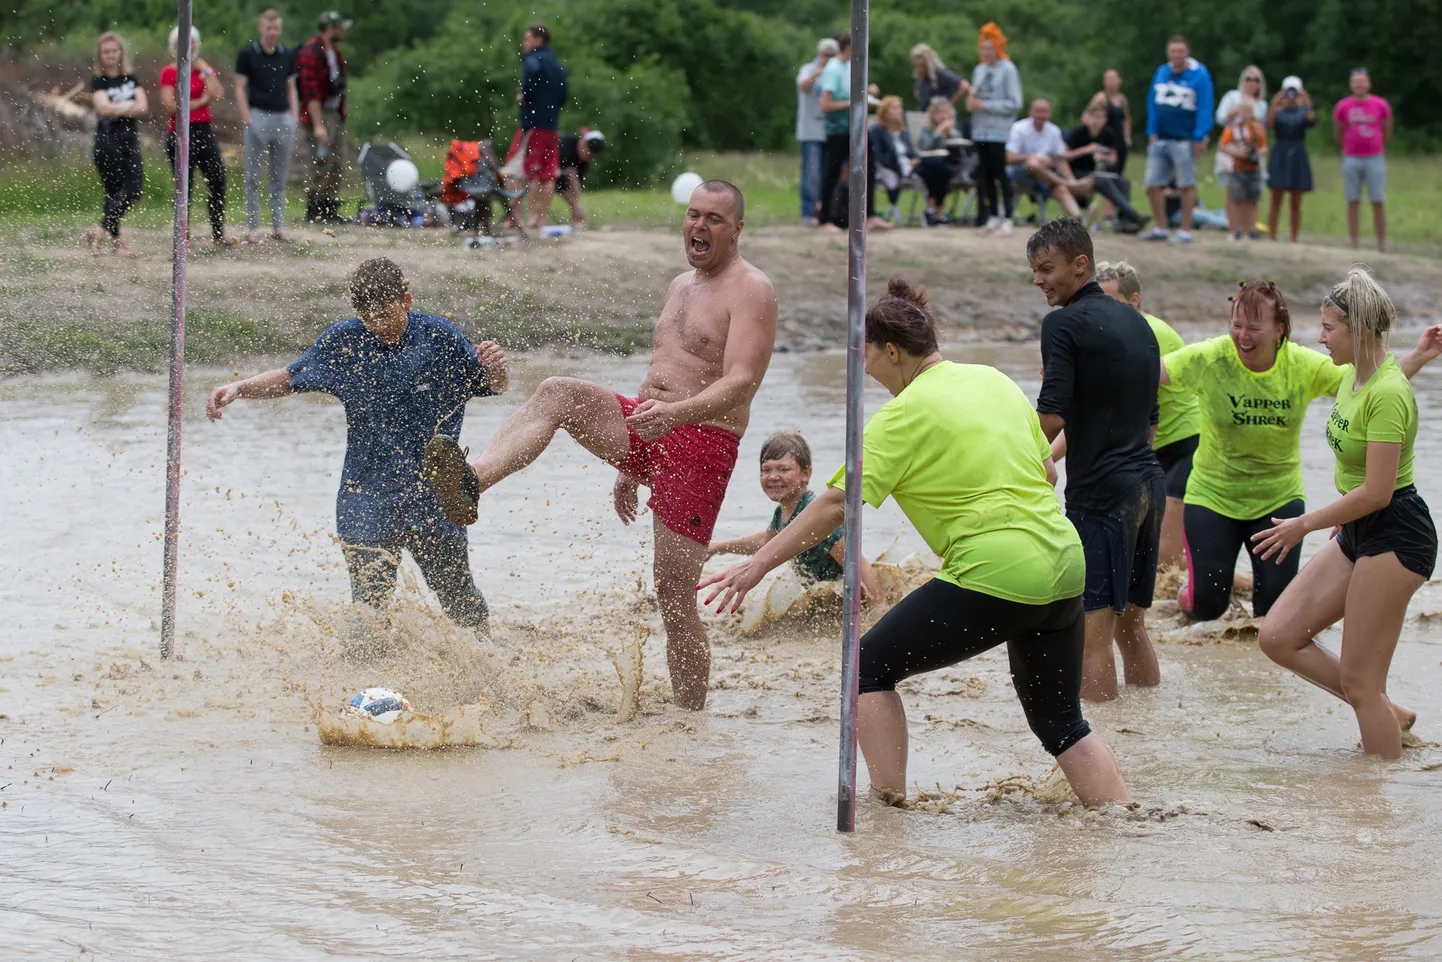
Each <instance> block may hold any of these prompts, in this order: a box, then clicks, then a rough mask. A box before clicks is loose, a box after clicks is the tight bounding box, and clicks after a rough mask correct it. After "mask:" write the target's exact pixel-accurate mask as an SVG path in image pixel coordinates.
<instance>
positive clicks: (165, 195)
mask: <svg viewBox="0 0 1442 962" xmlns="http://www.w3.org/2000/svg"><path fill="white" fill-rule="evenodd" d="M406 146H407V148H408V150H409V151H410V152H411V155H412V157H413V159H414V160H415V161H416V164H417V166H418V167H419V168H420V170H421V176H422V177H423V178H437V177H439V176H440V170H441V164H442V160H443V156H444V146H443V145H441V144H439V143H427V142H425V141H418V140H410V141H407V142H406ZM145 161H146V177H147V183H148V184H149V185H150V187H151V189H150V190H149V191H148V193H147V194H146V196H145V197H144V198H143V199H142V200H141V202H140V204H139V205H138V206H137V208H136V209H135V210H133V211H131V213H130V214H128V215H127V218H126V223H129V224H132V225H134V226H137V227H162V226H164V225H165V224H167V223H168V222H169V220H170V207H171V198H170V192H169V190H168V189H167V187H168V183H167V182H168V175H169V169H168V165H167V163H166V160H165V155H164V154H163V153H162V152H161V151H160V150H159V149H158V148H147V151H146V157H145ZM1142 162H1143V159H1142V158H1136V163H1134V164H1132V165H1131V168H1130V169H1129V174H1130V175H1131V176H1132V179H1133V183H1134V185H1136V186H1135V187H1134V196H1137V199H1138V200H1141V198H1140V196H1138V195H1139V192H1140V191H1139V185H1140V180H1141V164H1142ZM678 167H679V168H680V169H684V170H693V171H695V172H696V173H698V174H701V175H702V176H703V177H724V178H726V179H728V180H731V181H733V182H734V183H736V184H737V186H739V187H740V188H741V189H742V190H743V191H744V192H745V193H746V208H747V221H748V223H749V224H751V225H752V226H758V227H759V226H767V225H772V224H791V223H795V222H796V220H797V218H798V210H797V181H798V176H799V161H798V159H797V158H796V157H795V156H793V155H787V154H727V153H705V152H697V153H688V154H685V155H683V156H682V158H681V159H680V161H679V164H678ZM1199 167H1201V168H1202V169H1203V170H1205V171H1210V169H1211V161H1210V159H1204V160H1203V161H1202V162H1201V163H1200V164H1199ZM1313 173H1314V176H1315V180H1316V184H1317V189H1316V191H1315V192H1313V193H1312V194H1311V195H1309V196H1308V197H1307V199H1306V201H1305V203H1304V207H1303V228H1302V229H1303V236H1304V237H1305V238H1306V239H1308V240H1312V241H1341V242H1345V239H1346V207H1345V204H1344V203H1343V201H1342V189H1341V171H1340V167H1339V164H1338V161H1337V158H1336V157H1335V156H1327V155H1317V154H1315V153H1314V155H1313ZM1200 193H1201V197H1202V200H1203V201H1204V203H1206V204H1207V206H1209V207H1220V206H1221V205H1222V190H1221V188H1220V187H1218V186H1217V185H1216V184H1215V183H1214V182H1213V181H1212V179H1211V176H1210V174H1209V173H1208V174H1205V175H1204V177H1203V183H1202V184H1201V186H1200ZM358 194H359V189H358V188H355V189H353V192H352V193H351V194H350V195H349V196H352V197H354V196H357V195H358ZM226 195H227V197H226V209H227V215H228V216H227V221H228V223H229V225H231V228H232V230H234V229H237V228H240V227H243V226H244V219H245V217H244V205H243V201H242V187H241V177H240V170H239V167H238V158H232V159H231V164H230V171H229V177H228V182H227V190H226ZM196 199H197V201H199V202H198V203H196V204H194V205H193V210H192V222H193V223H203V221H204V218H205V205H204V200H203V199H204V188H203V187H197V193H196ZM288 200H289V205H288V209H289V211H290V216H291V218H292V219H299V218H300V216H301V215H302V213H303V212H304V198H303V195H302V193H301V191H300V190H299V189H298V188H297V187H293V188H292V190H291V191H290V193H289V198H288ZM1265 202H1266V198H1264V199H1263V210H1262V214H1263V217H1265V215H1266V207H1265ZM585 206H586V209H587V211H588V213H589V215H590V218H591V223H592V224H593V225H596V226H603V225H616V226H621V225H626V226H667V225H672V224H675V223H676V219H677V214H678V211H677V209H676V205H675V204H674V203H673V202H672V201H671V197H670V193H669V191H668V190H666V189H665V188H664V187H663V188H655V189H650V190H597V191H591V192H588V193H587V195H586V199H585ZM1138 206H1144V205H1142V204H1139V205H1138ZM99 208H100V185H99V183H98V181H97V179H96V177H95V172H94V170H93V168H92V167H91V164H90V158H89V156H88V153H87V152H84V151H81V150H75V151H72V152H70V153H68V154H66V155H63V156H62V157H61V158H59V159H57V160H53V161H21V162H14V163H10V164H7V165H5V166H4V167H0V223H8V224H27V225H32V226H45V227H49V228H53V229H54V230H55V231H56V232H57V240H58V239H59V235H63V236H67V237H68V236H71V235H72V234H73V231H74V229H75V228H79V227H84V226H86V225H89V224H92V223H95V221H96V219H97V217H98V211H99ZM346 209H347V211H351V210H353V209H354V208H353V207H352V206H351V205H350V204H347V207H346ZM1438 210H1442V161H1439V158H1437V157H1436V156H1432V155H1414V156H1399V157H1394V158H1390V159H1389V161H1388V202H1387V213H1388V231H1389V235H1390V240H1391V242H1392V246H1393V248H1394V249H1396V250H1400V251H1411V252H1413V253H1419V254H1426V255H1442V220H1439V219H1438V218H1437V217H1436V216H1435V212H1436V211H1438ZM552 213H553V217H555V218H557V219H561V218H563V217H564V216H565V204H564V203H563V202H560V201H558V202H557V203H556V205H555V207H554V208H553V211H552ZM1370 225H1371V221H1370V214H1369V213H1368V212H1366V211H1364V216H1363V244H1364V246H1367V245H1368V244H1369V240H1370V233H1371V226H1370Z"/></svg>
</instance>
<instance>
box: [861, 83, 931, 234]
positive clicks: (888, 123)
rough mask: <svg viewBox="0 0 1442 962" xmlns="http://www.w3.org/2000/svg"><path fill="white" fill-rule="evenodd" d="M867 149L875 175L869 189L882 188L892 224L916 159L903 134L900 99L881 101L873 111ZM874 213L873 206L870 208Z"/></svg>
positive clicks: (903, 117)
mask: <svg viewBox="0 0 1442 962" xmlns="http://www.w3.org/2000/svg"><path fill="white" fill-rule="evenodd" d="M867 143H868V146H869V148H870V151H871V158H872V164H871V169H872V170H873V171H874V172H875V173H874V175H873V177H872V182H871V184H870V185H869V188H870V189H871V190H872V191H873V192H874V191H875V189H876V183H877V182H878V181H879V182H880V183H881V185H882V186H883V187H885V188H886V196H887V199H888V200H889V201H890V214H891V219H892V220H893V221H897V220H899V216H898V214H897V211H896V202H897V200H898V199H899V198H900V197H901V185H902V182H903V181H905V180H906V178H908V177H910V176H911V171H912V170H913V169H914V168H915V167H916V163H917V161H918V160H919V158H918V157H917V155H916V148H915V147H913V146H912V144H911V138H910V137H909V136H908V135H907V133H906V114H905V112H904V111H903V109H902V106H901V98H900V97H883V98H882V100H881V106H880V107H877V108H876V123H874V124H872V125H871V130H870V131H869V132H868V141H867ZM872 209H873V210H875V204H874V203H873V204H872Z"/></svg>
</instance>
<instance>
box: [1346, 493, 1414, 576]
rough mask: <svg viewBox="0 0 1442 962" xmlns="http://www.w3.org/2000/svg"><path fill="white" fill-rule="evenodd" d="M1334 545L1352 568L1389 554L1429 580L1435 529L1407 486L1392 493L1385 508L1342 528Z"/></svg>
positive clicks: (1409, 569) (1403, 565)
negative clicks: (1367, 559)
mask: <svg viewBox="0 0 1442 962" xmlns="http://www.w3.org/2000/svg"><path fill="white" fill-rule="evenodd" d="M1337 545H1338V547H1340V548H1341V549H1342V553H1343V554H1344V555H1346V556H1347V560H1348V561H1350V562H1352V563H1353V564H1356V563H1357V559H1358V558H1371V557H1374V556H1376V555H1379V554H1386V553H1387V552H1389V551H1391V552H1392V553H1394V554H1395V555H1397V560H1398V561H1400V562H1402V567H1404V568H1406V569H1407V570H1408V571H1412V572H1415V573H1416V574H1419V575H1421V576H1422V577H1424V578H1430V577H1432V570H1433V569H1434V568H1435V567H1436V566H1437V529H1436V528H1435V527H1433V525H1432V512H1430V511H1428V510H1427V502H1426V501H1423V500H1422V496H1421V495H1420V494H1418V493H1417V489H1416V487H1414V486H1413V485H1410V484H1409V485H1407V487H1405V488H1398V489H1397V490H1396V491H1393V492H1392V501H1391V503H1390V504H1388V505H1387V507H1385V508H1382V509H1381V510H1380V511H1373V512H1372V513H1371V514H1369V515H1364V516H1363V517H1360V518H1358V519H1357V520H1356V521H1348V522H1347V523H1346V524H1344V525H1342V530H1341V531H1340V532H1338V533H1337Z"/></svg>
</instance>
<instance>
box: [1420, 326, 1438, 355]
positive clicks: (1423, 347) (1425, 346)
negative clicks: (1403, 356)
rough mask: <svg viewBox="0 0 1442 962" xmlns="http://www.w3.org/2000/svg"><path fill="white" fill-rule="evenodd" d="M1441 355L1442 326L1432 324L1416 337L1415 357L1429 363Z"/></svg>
mask: <svg viewBox="0 0 1442 962" xmlns="http://www.w3.org/2000/svg"><path fill="white" fill-rule="evenodd" d="M1439 355H1442V324H1433V325H1432V326H1431V327H1428V328H1426V329H1425V330H1423V331H1422V333H1421V334H1420V335H1418V336H1417V357H1418V358H1419V359H1421V360H1422V361H1423V363H1430V362H1432V361H1435V360H1437V357H1438V356H1439Z"/></svg>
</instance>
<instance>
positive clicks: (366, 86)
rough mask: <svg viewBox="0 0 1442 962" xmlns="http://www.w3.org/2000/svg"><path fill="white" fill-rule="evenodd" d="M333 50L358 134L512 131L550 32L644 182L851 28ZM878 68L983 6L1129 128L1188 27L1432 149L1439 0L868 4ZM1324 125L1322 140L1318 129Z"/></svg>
mask: <svg viewBox="0 0 1442 962" xmlns="http://www.w3.org/2000/svg"><path fill="white" fill-rule="evenodd" d="M338 3H340V0H300V2H294V3H292V2H287V0H281V2H278V3H272V2H269V0H195V22H196V24H197V26H198V27H200V29H201V30H202V32H203V33H204V35H205V47H206V52H207V53H208V54H209V55H210V56H211V57H212V59H214V60H215V61H216V62H217V63H220V64H224V63H226V61H227V59H228V56H222V55H221V51H227V52H228V51H230V50H232V49H236V48H238V47H239V46H240V44H242V43H243V42H245V41H246V40H248V39H249V38H250V37H251V36H252V31H253V27H254V22H255V16H256V14H257V13H258V12H259V11H260V10H261V9H263V8H264V7H266V6H271V5H275V6H279V7H281V8H282V9H283V12H284V13H285V14H286V17H287V25H286V35H285V39H286V40H287V42H290V43H293V44H294V43H299V42H302V41H303V40H304V39H305V38H306V37H307V36H309V34H310V32H311V31H310V29H309V28H310V27H311V25H312V24H313V23H314V19H315V16H316V14H317V13H318V12H319V11H320V10H321V9H327V8H331V7H334V6H336V5H337V4H338ZM340 5H341V6H342V7H343V8H344V12H345V13H346V15H347V16H350V17H353V18H354V19H355V26H354V27H353V28H352V29H351V31H350V32H349V34H348V35H347V37H346V41H345V50H346V54H347V58H348V60H349V62H350V64H351V68H352V71H353V79H352V83H351V88H350V89H351V104H352V114H353V121H352V127H353V130H354V131H355V132H356V133H357V134H361V135H366V134H370V133H380V134H385V135H396V136H399V135H403V134H405V133H407V132H414V131H423V132H425V133H427V134H430V135H436V136H460V137H465V138H476V137H487V136H497V137H501V138H504V137H507V136H508V135H509V131H510V129H511V128H512V127H513V126H514V123H515V100H514V94H515V87H516V82H517V79H518V77H519V71H520V64H519V60H520V53H519V43H520V37H521V32H522V31H523V30H524V28H525V26H526V25H527V24H528V23H532V22H535V21H538V20H539V21H544V22H545V23H547V24H548V25H549V26H550V27H551V31H552V37H553V43H554V46H555V49H556V52H557V53H558V55H559V56H560V58H561V60H562V62H563V63H565V64H566V66H567V69H568V71H569V74H570V83H571V103H570V104H569V105H568V107H567V109H566V112H565V113H564V114H563V122H564V123H565V124H566V125H567V126H570V127H578V126H580V125H582V124H587V125H590V126H596V127H600V128H601V129H603V130H604V131H605V132H606V134H607V137H608V138H609V139H610V140H611V141H612V144H613V146H612V149H611V150H610V151H608V152H607V154H606V155H605V156H604V157H603V158H602V162H601V163H598V164H597V166H596V169H595V170H594V172H593V176H594V177H595V179H596V181H597V182H598V183H601V184H606V183H610V184H621V185H643V184H650V183H655V182H657V181H658V180H659V179H661V178H663V177H664V176H666V175H667V174H668V173H670V172H671V169H672V165H673V164H674V162H675V158H676V155H677V152H678V151H679V150H680V149H681V148H682V147H683V146H684V147H696V148H704V149H714V150H778V149H789V148H790V147H791V144H792V137H793V131H794V123H795V93H794V87H793V79H794V77H795V74H796V70H797V68H798V67H799V66H800V64H801V63H802V62H804V61H805V60H807V59H808V58H809V56H810V53H811V51H812V50H814V48H815V43H816V40H817V39H818V38H819V37H821V36H825V35H830V34H833V33H835V32H836V31H838V30H841V29H844V28H845V27H846V26H847V22H848V17H849V6H848V4H847V3H846V0H534V2H521V0H353V2H351V3H349V4H344V3H341V4H340ZM7 6H9V7H11V9H10V10H9V11H8V12H3V13H0V37H3V38H4V39H3V41H0V42H3V43H4V44H5V45H6V46H8V47H9V48H10V49H11V50H17V49H18V50H21V51H23V50H26V49H27V48H29V49H34V48H36V47H40V46H43V45H46V44H58V43H63V44H64V48H65V49H66V50H69V51H72V52H75V51H81V50H83V49H85V47H84V41H85V39H86V38H88V37H91V36H93V35H94V34H95V33H98V32H99V31H101V30H104V29H110V28H118V29H120V30H121V31H122V32H127V31H128V32H129V34H130V35H134V36H135V37H136V38H139V39H141V40H142V41H146V42H149V43H151V44H154V45H158V44H163V43H164V34H165V31H166V30H168V28H169V26H170V25H172V24H173V22H174V18H175V3H174V0H92V2H90V3H87V4H56V3H54V0H10V3H9V4H7ZM871 10H872V14H871V39H872V43H871V76H872V79H873V80H874V81H875V82H876V83H878V84H879V85H880V86H881V88H882V90H883V92H885V93H898V94H902V95H903V96H904V97H905V98H906V99H907V100H908V101H909V100H910V91H911V88H912V80H911V68H910V62H909V57H908V54H909V51H910V49H911V47H912V45H913V44H915V43H917V42H922V41H924V42H926V43H929V44H931V46H932V47H934V48H935V49H936V50H937V51H938V52H939V53H940V54H941V56H942V58H943V59H944V60H945V61H946V62H947V64H948V65H949V66H951V67H952V69H954V70H956V71H957V72H958V73H961V74H963V75H966V74H969V73H970V70H971V68H972V66H973V65H974V64H975V62H976V33H977V30H978V28H979V27H980V25H981V24H983V23H985V22H986V21H988V20H994V21H996V22H997V23H998V24H1000V25H1001V27H1002V29H1003V30H1005V32H1006V34H1007V36H1008V38H1009V51H1008V52H1009V53H1010V55H1011V57H1012V59H1013V60H1014V61H1015V62H1016V64H1017V67H1018V69H1019V70H1020V72H1021V76H1022V84H1023V88H1024V90H1025V92H1026V95H1027V96H1028V97H1029V98H1030V97H1036V96H1044V97H1048V98H1049V99H1051V101H1052V103H1053V107H1054V108H1055V111H1056V115H1057V118H1058V120H1059V121H1061V122H1066V121H1067V120H1068V119H1069V118H1072V117H1074V116H1075V115H1077V114H1078V113H1079V111H1080V110H1081V108H1082V106H1083V105H1084V104H1085V103H1086V101H1087V100H1088V98H1090V97H1091V95H1092V94H1093V93H1094V92H1095V91H1096V90H1097V89H1098V88H1099V86H1100V79H1101V73H1102V71H1103V70H1105V69H1106V68H1108V67H1115V68H1116V69H1118V70H1120V71H1121V73H1122V76H1123V78H1124V85H1125V90H1126V92H1127V94H1128V96H1129V97H1130V99H1131V101H1132V103H1133V117H1134V119H1135V120H1136V122H1137V123H1138V125H1140V124H1141V123H1142V118H1143V117H1144V114H1145V108H1144V104H1145V100H1146V95H1147V87H1148V83H1149V80H1150V77H1151V75H1152V72H1153V71H1154V70H1155V69H1156V66H1157V65H1158V64H1159V63H1161V62H1162V60H1163V59H1164V47H1165V44H1166V40H1167V38H1168V37H1169V36H1171V35H1172V34H1174V33H1182V34H1184V35H1185V36H1186V37H1187V38H1188V40H1189V41H1190V42H1191V46H1192V51H1193V54H1194V55H1195V56H1196V57H1197V58H1198V59H1200V60H1201V61H1202V62H1203V63H1205V64H1206V65H1207V66H1208V67H1209V68H1210V70H1211V72H1212V75H1213V78H1214V81H1215V83H1216V87H1217V90H1218V91H1219V92H1220V91H1223V90H1229V89H1231V88H1232V87H1233V86H1235V84H1236V78H1237V76H1238V75H1239V74H1240V73H1241V71H1242V68H1243V67H1245V66H1246V65H1248V64H1252V63H1255V64H1257V65H1258V66H1260V67H1261V68H1262V69H1263V71H1264V72H1265V73H1266V75H1267V79H1268V82H1269V91H1270V90H1275V89H1276V86H1277V84H1278V82H1279V81H1280V80H1281V78H1282V77H1283V76H1285V75H1287V74H1292V73H1295V74H1298V75H1300V76H1301V77H1302V79H1303V81H1304V82H1305V83H1306V85H1307V87H1308V88H1309V90H1310V91H1311V93H1312V96H1313V98H1314V99H1315V100H1316V101H1317V102H1318V103H1319V105H1322V106H1324V107H1325V106H1326V105H1329V104H1330V103H1332V102H1335V101H1336V100H1337V99H1339V98H1341V97H1342V96H1344V95H1345V93H1346V88H1347V78H1348V74H1349V72H1350V70H1351V69H1352V68H1353V67H1356V66H1366V67H1368V68H1369V69H1370V70H1371V72H1372V76H1373V83H1374V89H1375V91H1376V92H1377V93H1378V94H1381V95H1382V96H1384V97H1386V98H1387V99H1388V100H1389V101H1390V102H1391V104H1392V106H1393V109H1394V110H1395V111H1396V114H1397V117H1398V146H1399V147H1400V148H1403V149H1414V150H1427V149H1432V148H1435V147H1437V146H1438V145H1439V143H1442V99H1439V98H1438V97H1436V96H1435V95H1433V96H1429V94H1431V93H1432V91H1434V90H1436V89H1439V88H1442V61H1439V60H1438V58H1436V57H1435V56H1434V55H1433V52H1434V51H1435V50H1436V49H1438V46H1439V41H1442V0H1411V2H1409V3H1406V4H1400V3H1395V2H1390V0H1345V2H1344V0H1217V2H1214V3H1210V4H1205V5H1202V4H1192V5H1173V4H1158V3H1155V2H1154V0H1087V2H1085V3H1083V2H1078V0H984V2H977V3H970V2H968V3H965V4H961V3H958V2H957V0H872V3H871ZM1327 127H1328V125H1326V124H1321V125H1319V128H1320V129H1319V133H1318V136H1319V138H1321V139H1322V140H1324V141H1325V140H1327V139H1329V137H1330V133H1329V131H1328V130H1327Z"/></svg>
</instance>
